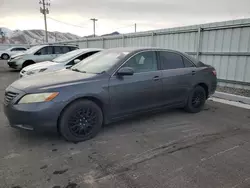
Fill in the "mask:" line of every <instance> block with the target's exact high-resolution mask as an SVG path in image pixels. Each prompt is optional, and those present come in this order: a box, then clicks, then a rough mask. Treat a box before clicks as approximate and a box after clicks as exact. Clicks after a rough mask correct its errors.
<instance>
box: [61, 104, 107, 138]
mask: <svg viewBox="0 0 250 188" xmlns="http://www.w3.org/2000/svg"><path fill="white" fill-rule="evenodd" d="M102 123H103V114H102V110H101V108H100V107H99V106H98V105H97V104H96V103H94V102H92V101H90V100H78V101H75V102H73V103H72V104H70V105H69V106H68V107H66V109H65V110H64V111H63V113H62V115H61V117H60V120H59V127H58V128H59V132H60V133H61V135H62V136H63V137H64V138H65V139H66V140H67V141H71V142H81V141H85V140H89V139H91V138H93V137H95V136H96V135H97V133H98V132H99V131H100V129H101V127H102Z"/></svg>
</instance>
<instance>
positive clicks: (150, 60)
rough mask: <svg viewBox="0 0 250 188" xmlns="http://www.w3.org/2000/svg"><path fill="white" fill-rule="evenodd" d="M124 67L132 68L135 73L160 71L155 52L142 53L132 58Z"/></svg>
mask: <svg viewBox="0 0 250 188" xmlns="http://www.w3.org/2000/svg"><path fill="white" fill-rule="evenodd" d="M123 67H131V68H133V69H134V71H135V73H141V72H151V71H156V70H158V66H157V61H156V55H155V52H153V51H148V52H141V53H139V54H136V55H135V56H133V57H132V58H130V59H129V60H128V61H127V62H126V63H125V64H124V65H123Z"/></svg>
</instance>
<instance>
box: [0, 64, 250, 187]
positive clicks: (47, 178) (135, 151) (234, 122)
mask: <svg viewBox="0 0 250 188" xmlns="http://www.w3.org/2000/svg"><path fill="white" fill-rule="evenodd" d="M17 78H18V72H16V71H12V70H11V69H9V68H8V67H7V65H6V62H3V61H0V101H1V103H2V101H3V96H4V89H5V88H6V87H7V86H8V85H9V84H11V83H12V82H13V81H14V80H16V79H17ZM249 142H250V110H247V109H242V108H238V107H233V106H229V105H225V104H221V103H216V102H213V101H208V102H207V104H206V106H205V108H204V110H203V111H202V112H201V113H198V114H189V113H186V112H184V111H182V110H180V109H176V110H168V111H164V112H161V113H157V114H146V115H144V116H139V117H136V118H133V119H129V120H126V121H121V122H117V123H114V124H111V125H107V126H105V127H104V128H103V130H102V131H101V132H100V134H99V135H97V137H95V138H94V139H92V140H89V141H86V142H82V143H77V144H74V143H69V142H66V141H64V140H63V139H62V138H61V137H59V136H58V135H55V134H37V133H33V132H26V131H20V130H16V129H13V128H11V127H10V126H9V125H8V121H7V119H6V118H5V116H4V113H3V108H2V105H1V107H0V188H78V187H81V188H137V187H142V188H249V187H250V162H249V159H250V149H249V148H250V143H249Z"/></svg>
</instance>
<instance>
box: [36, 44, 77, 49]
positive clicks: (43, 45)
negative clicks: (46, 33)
mask: <svg viewBox="0 0 250 188" xmlns="http://www.w3.org/2000/svg"><path fill="white" fill-rule="evenodd" d="M35 46H40V47H46V46H70V47H77V48H78V46H76V45H68V44H67V45H65V44H41V45H35ZM32 47H34V46H32Z"/></svg>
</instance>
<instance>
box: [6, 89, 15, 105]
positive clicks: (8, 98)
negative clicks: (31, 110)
mask: <svg viewBox="0 0 250 188" xmlns="http://www.w3.org/2000/svg"><path fill="white" fill-rule="evenodd" d="M17 95H18V93H14V92H11V91H6V92H5V97H4V101H5V103H6V104H9V103H10V102H11V101H12V100H13V99H14V98H15V97H16V96H17Z"/></svg>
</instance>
